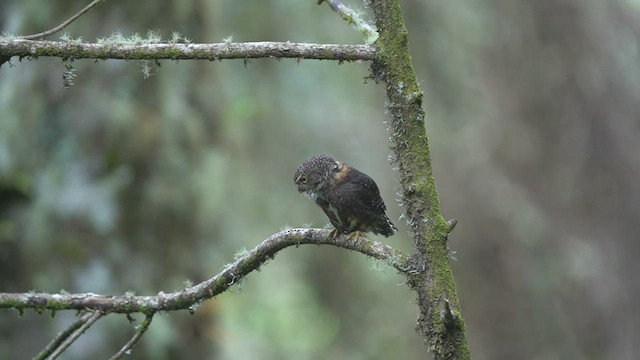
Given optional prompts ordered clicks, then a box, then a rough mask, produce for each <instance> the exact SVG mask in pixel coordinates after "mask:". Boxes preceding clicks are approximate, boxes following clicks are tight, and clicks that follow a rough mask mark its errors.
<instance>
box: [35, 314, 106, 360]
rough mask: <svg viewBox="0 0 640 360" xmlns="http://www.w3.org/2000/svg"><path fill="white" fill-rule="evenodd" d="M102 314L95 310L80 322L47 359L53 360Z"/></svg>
mask: <svg viewBox="0 0 640 360" xmlns="http://www.w3.org/2000/svg"><path fill="white" fill-rule="evenodd" d="M102 315H104V314H103V313H102V311H96V312H95V313H93V314H92V315H91V317H90V318H89V319H87V321H86V322H85V323H84V324H82V326H80V328H78V329H76V330H75V331H74V332H73V334H72V335H71V336H68V337H67V338H66V339H65V340H64V341H63V342H62V343H61V344H60V346H58V348H57V349H56V350H55V351H54V352H53V353H52V354H51V355H49V357H47V360H54V359H56V358H57V357H58V356H60V354H62V353H63V352H64V351H65V350H66V349H67V348H68V347H69V345H71V344H73V342H74V341H76V340H77V339H78V338H79V337H80V335H82V334H83V333H84V332H85V331H87V329H89V328H90V327H91V325H93V324H94V323H95V322H96V321H98V319H100V318H101V317H102Z"/></svg>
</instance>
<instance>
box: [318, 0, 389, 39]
mask: <svg viewBox="0 0 640 360" xmlns="http://www.w3.org/2000/svg"><path fill="white" fill-rule="evenodd" d="M323 2H324V3H327V5H329V7H330V8H331V10H333V11H334V12H336V13H338V14H339V15H340V17H342V18H343V19H344V20H345V21H346V22H347V23H348V24H349V25H351V26H353V27H354V28H356V29H357V30H358V31H360V32H361V33H362V34H364V36H365V38H366V42H367V44H373V43H374V42H375V41H376V40H377V39H378V31H377V30H376V29H375V27H373V26H372V25H371V24H369V23H368V22H366V21H365V20H364V19H362V17H361V16H360V14H358V13H357V12H356V11H355V10H353V9H350V8H349V7H347V6H346V5H344V4H343V3H342V2H340V1H339V0H319V1H318V4H322V3H323Z"/></svg>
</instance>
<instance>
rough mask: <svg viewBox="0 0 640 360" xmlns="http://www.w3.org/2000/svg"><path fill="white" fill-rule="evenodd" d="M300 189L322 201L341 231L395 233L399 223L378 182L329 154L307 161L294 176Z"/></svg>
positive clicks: (358, 233) (333, 222)
mask: <svg viewBox="0 0 640 360" xmlns="http://www.w3.org/2000/svg"><path fill="white" fill-rule="evenodd" d="M293 181H294V182H295V184H296V185H297V186H298V191H299V192H301V193H303V194H305V195H306V196H307V197H308V198H309V199H311V200H313V201H315V202H316V204H318V205H319V206H320V207H321V208H322V210H323V211H324V213H325V214H326V215H327V217H329V220H330V221H331V224H333V226H334V227H335V230H334V231H333V235H334V236H337V235H338V234H340V233H346V234H352V233H354V234H355V236H356V237H359V236H360V234H361V233H362V232H373V233H374V234H382V235H384V236H387V237H388V236H391V235H393V233H394V232H395V231H397V230H398V229H396V227H395V226H394V225H393V224H392V223H391V220H389V218H388V217H387V215H386V214H385V210H386V207H385V205H384V201H382V198H381V197H380V191H379V190H378V186H377V185H376V183H375V182H374V181H373V179H371V178H370V177H369V176H367V175H366V174H363V173H361V172H360V171H358V170H356V169H355V168H353V167H350V166H349V165H347V164H345V163H343V162H339V161H336V160H334V159H332V158H330V157H329V156H326V155H317V156H314V157H312V158H311V159H309V160H307V161H305V162H304V163H303V164H302V165H300V167H298V170H296V173H295V175H294V176H293Z"/></svg>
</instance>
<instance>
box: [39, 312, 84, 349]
mask: <svg viewBox="0 0 640 360" xmlns="http://www.w3.org/2000/svg"><path fill="white" fill-rule="evenodd" d="M93 315H94V314H92V313H90V312H86V313H84V314H82V315H81V316H80V318H79V319H77V320H76V321H74V322H73V323H72V324H71V325H69V327H67V328H66V329H64V330H62V331H61V332H59V333H58V335H56V337H55V338H54V339H53V340H51V342H50V343H49V344H47V346H46V347H45V348H44V349H42V351H41V352H40V353H39V354H38V355H36V356H35V358H34V359H37V360H41V359H45V358H47V356H49V355H51V353H52V352H54V351H55V350H56V349H57V348H58V347H59V346H60V344H62V342H63V341H65V340H66V339H67V338H68V337H69V336H71V334H73V333H74V331H76V330H78V328H80V327H81V326H82V325H84V324H85V323H86V322H87V321H89V319H90V318H91V317H92V316H93Z"/></svg>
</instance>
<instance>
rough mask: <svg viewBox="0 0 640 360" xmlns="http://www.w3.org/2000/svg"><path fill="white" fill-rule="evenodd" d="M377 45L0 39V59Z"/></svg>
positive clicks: (302, 54) (350, 50) (349, 52)
mask: <svg viewBox="0 0 640 360" xmlns="http://www.w3.org/2000/svg"><path fill="white" fill-rule="evenodd" d="M375 54H376V48H375V47H374V46H370V45H346V44H345V45H342V44H308V43H291V42H248V43H217V44H182V43H177V44H173V43H157V44H127V45H125V44H94V43H76V42H66V41H44V40H42V41H34V40H24V39H12V40H6V39H5V40H0V58H10V57H12V56H19V57H31V58H37V57H40V56H53V57H59V58H63V59H103V60H104V59H123V60H160V59H168V60H222V59H254V58H294V59H316V60H340V61H355V60H372V59H373V57H374V56H375Z"/></svg>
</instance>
